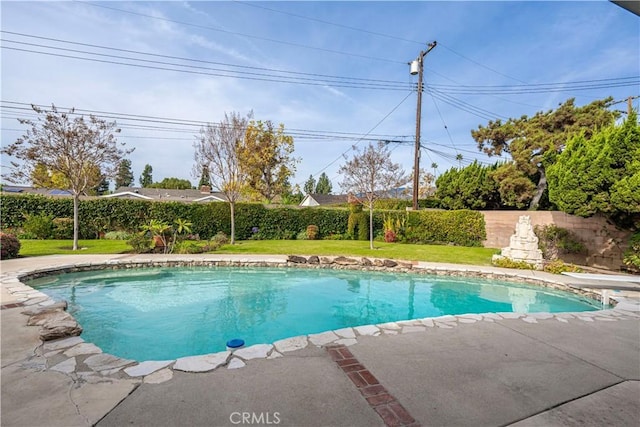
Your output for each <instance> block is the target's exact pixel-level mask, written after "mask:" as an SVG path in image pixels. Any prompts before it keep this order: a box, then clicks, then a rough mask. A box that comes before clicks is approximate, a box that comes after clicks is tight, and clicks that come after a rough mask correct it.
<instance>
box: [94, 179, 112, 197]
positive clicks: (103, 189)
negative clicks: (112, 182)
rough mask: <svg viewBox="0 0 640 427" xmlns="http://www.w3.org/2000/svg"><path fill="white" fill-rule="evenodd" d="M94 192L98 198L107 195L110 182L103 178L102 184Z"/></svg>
mask: <svg viewBox="0 0 640 427" xmlns="http://www.w3.org/2000/svg"><path fill="white" fill-rule="evenodd" d="M94 191H95V193H96V195H98V196H102V195H103V194H107V193H108V192H109V180H108V179H107V178H106V177H104V176H103V177H102V181H100V184H99V185H98V186H97V187H96V188H95V189H94Z"/></svg>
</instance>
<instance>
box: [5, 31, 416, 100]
mask: <svg viewBox="0 0 640 427" xmlns="http://www.w3.org/2000/svg"><path fill="white" fill-rule="evenodd" d="M2 41H3V42H6V41H9V42H11V41H10V40H4V39H3V40H2ZM18 43H20V42H18ZM21 44H27V43H21ZM1 47H2V49H9V50H15V51H20V52H28V53H36V54H41V55H48V56H54V57H59V58H67V59H78V60H83V61H89V62H98V63H103V64H114V65H124V66H129V67H135V68H145V69H153V70H162V71H173V72H179V73H186V74H195V75H205V76H214V77H227V78H237V79H243V80H254V81H267V82H273V83H291V84H298V85H308V86H329V87H339V88H351V89H371V90H390V91H394V90H395V91H398V90H406V89H407V85H405V86H404V87H401V86H399V85H396V86H394V85H374V84H372V83H353V84H349V83H348V82H344V83H343V82H332V81H328V80H324V81H323V80H318V79H315V80H314V79H301V78H297V80H293V78H292V77H286V76H273V77H272V76H270V75H266V74H259V73H244V74H255V75H262V76H265V77H256V76H246V75H244V74H222V73H234V71H232V70H228V71H227V70H222V71H221V72H207V71H197V70H215V69H211V68H207V67H198V66H193V65H183V64H175V63H168V62H162V61H151V60H145V59H137V58H129V57H122V56H117V55H107V54H101V53H94V52H80V53H85V54H89V55H95V56H102V57H110V58H117V59H123V60H129V61H138V62H144V63H147V64H149V63H153V64H160V65H162V66H160V65H143V64H136V63H129V62H120V61H113V60H106V59H97V58H87V57H83V56H76V55H67V54H61V53H52V52H43V51H38V50H32V49H22V48H16V47H10V46H5V45H4V44H3V45H2V46H1ZM40 47H43V48H50V49H56V50H63V51H71V49H65V48H51V47H48V46H40ZM165 65H166V66H165ZM167 66H170V67H181V68H168V67H167ZM184 68H186V69H184Z"/></svg>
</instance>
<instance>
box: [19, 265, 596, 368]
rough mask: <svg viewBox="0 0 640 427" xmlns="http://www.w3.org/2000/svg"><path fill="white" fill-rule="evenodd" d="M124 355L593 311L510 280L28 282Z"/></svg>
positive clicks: (184, 274)
mask: <svg viewBox="0 0 640 427" xmlns="http://www.w3.org/2000/svg"><path fill="white" fill-rule="evenodd" d="M28 284H29V285H31V286H33V287H36V288H37V289H39V290H40V291H42V292H44V293H45V294H47V295H49V296H51V297H53V298H54V299H56V300H66V301H68V303H69V308H68V311H69V312H70V313H71V314H73V316H75V318H76V319H77V320H78V321H79V322H80V324H81V325H82V327H83V328H84V332H83V333H82V337H83V338H84V339H85V340H86V341H89V342H92V343H94V344H96V345H97V346H99V347H100V348H101V349H102V350H103V351H104V352H106V353H110V354H113V355H116V356H119V357H124V358H129V359H134V360H138V361H144V360H166V359H175V358H178V357H183V356H189V355H198V354H207V353H213V352H217V351H221V350H224V349H225V343H226V342H227V341H228V340H230V339H233V338H242V339H244V340H245V342H246V345H252V344H258V343H271V342H273V341H276V340H279V339H282V338H288V337H292V336H296V335H306V334H312V333H318V332H324V331H328V330H334V329H340V328H344V327H348V326H360V325H368V324H377V323H384V322H390V321H398V320H409V319H419V318H424V317H435V316H441V315H445V314H465V313H488V312H509V311H514V312H520V313H526V312H542V311H545V312H563V311H586V310H597V309H598V308H599V307H598V305H597V304H596V303H595V302H592V301H589V300H586V299H582V298H579V297H577V296H576V295H573V294H571V293H562V292H558V291H551V290H548V289H545V288H541V287H535V286H528V285H515V284H507V283H504V282H496V281H488V280H479V279H470V278H451V277H441V276H427V275H419V274H398V275H396V274H389V273H379V272H363V271H345V270H312V269H284V268H255V269H252V268H232V267H213V268H210V267H206V268H205V267H202V268H197V267H196V268H157V269H132V270H113V271H111V270H103V271H98V272H95V271H94V272H82V273H68V274H61V275H57V276H47V277H43V278H40V279H35V280H33V281H31V282H29V283H28Z"/></svg>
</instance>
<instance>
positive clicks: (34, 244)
mask: <svg viewBox="0 0 640 427" xmlns="http://www.w3.org/2000/svg"><path fill="white" fill-rule="evenodd" d="M20 245H21V246H20V252H19V255H20V256H21V257H27V256H42V255H73V254H124V253H127V252H129V251H130V250H131V246H129V245H127V243H126V242H125V241H124V240H80V241H78V248H80V249H79V250H77V251H74V250H72V249H71V248H72V247H73V241H72V240H20Z"/></svg>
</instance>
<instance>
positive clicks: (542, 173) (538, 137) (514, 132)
mask: <svg viewBox="0 0 640 427" xmlns="http://www.w3.org/2000/svg"><path fill="white" fill-rule="evenodd" d="M611 101H612V98H607V99H603V100H597V101H593V102H592V103H590V104H588V105H585V106H582V107H576V106H575V104H574V99H569V100H567V101H566V102H564V103H563V104H561V105H560V106H559V107H558V108H557V109H556V110H550V111H547V112H538V113H536V114H535V115H534V116H533V117H527V116H522V117H520V118H518V119H514V118H511V119H508V120H507V121H505V122H502V121H501V120H499V119H498V120H496V121H489V123H488V125H487V126H478V129H476V130H472V131H471V136H472V137H473V139H474V140H475V141H476V142H477V143H478V149H479V150H481V151H483V152H485V153H487V154H488V155H490V156H493V155H496V156H500V155H502V153H507V154H510V155H511V157H512V159H513V160H514V161H515V163H516V166H517V169H518V170H520V171H521V172H522V173H523V175H524V176H527V177H528V178H529V179H531V180H532V182H534V183H535V184H536V191H535V194H534V196H533V197H532V198H531V202H530V204H529V208H530V209H537V208H538V206H539V204H540V200H541V199H542V196H543V194H544V192H545V190H546V189H547V175H546V170H547V168H548V167H549V166H550V165H552V164H553V163H554V161H555V157H556V156H557V154H558V153H560V152H561V151H562V149H563V147H564V146H565V144H566V142H567V140H568V139H569V138H571V137H572V136H574V135H576V134H580V133H583V134H584V136H585V138H589V137H590V136H591V135H592V134H593V133H594V132H595V131H596V130H597V129H599V128H601V127H602V126H606V125H609V124H611V123H613V121H614V120H615V118H616V117H617V116H618V113H617V112H615V111H610V110H608V109H607V107H608V106H609V105H610V104H611Z"/></svg>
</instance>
